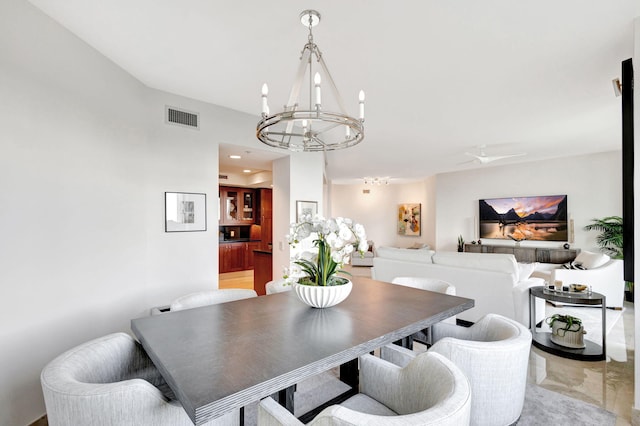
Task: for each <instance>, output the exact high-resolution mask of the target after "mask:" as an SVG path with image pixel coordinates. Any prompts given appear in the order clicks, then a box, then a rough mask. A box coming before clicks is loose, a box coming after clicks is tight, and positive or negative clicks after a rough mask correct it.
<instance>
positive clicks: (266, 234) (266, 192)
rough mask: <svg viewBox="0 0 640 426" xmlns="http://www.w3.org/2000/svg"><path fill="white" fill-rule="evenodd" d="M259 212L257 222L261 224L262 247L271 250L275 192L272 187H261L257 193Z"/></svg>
mask: <svg viewBox="0 0 640 426" xmlns="http://www.w3.org/2000/svg"><path fill="white" fill-rule="evenodd" d="M257 199H258V212H257V217H256V223H257V224H259V225H260V227H261V232H260V249H261V250H271V242H272V241H273V240H272V238H273V237H272V234H273V227H272V223H273V193H272V191H271V190H270V189H264V188H263V189H260V190H259V191H258V193H257Z"/></svg>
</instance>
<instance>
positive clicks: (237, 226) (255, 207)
mask: <svg viewBox="0 0 640 426" xmlns="http://www.w3.org/2000/svg"><path fill="white" fill-rule="evenodd" d="M272 203H273V198H272V191H271V189H266V188H263V189H256V190H254V189H248V188H235V187H230V186H229V187H225V186H221V187H220V234H219V235H220V242H219V253H218V265H219V272H220V273H225V272H237V271H244V270H247V269H254V266H255V259H254V250H271V241H272V240H271V238H272V214H273V213H272V212H273V210H272ZM234 239H236V240H238V239H239V240H240V241H232V240H234ZM247 240H249V241H247Z"/></svg>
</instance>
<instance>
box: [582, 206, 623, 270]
mask: <svg viewBox="0 0 640 426" xmlns="http://www.w3.org/2000/svg"><path fill="white" fill-rule="evenodd" d="M591 221H592V222H593V223H592V224H589V225H587V226H585V227H584V229H585V231H600V234H599V235H598V236H597V237H596V243H598V246H599V247H600V249H602V251H604V252H605V253H606V254H608V255H609V256H611V257H613V258H614V259H622V247H623V244H622V218H621V217H620V216H607V217H604V218H602V219H592V220H591Z"/></svg>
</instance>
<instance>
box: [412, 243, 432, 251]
mask: <svg viewBox="0 0 640 426" xmlns="http://www.w3.org/2000/svg"><path fill="white" fill-rule="evenodd" d="M407 248H408V249H414V250H429V249H430V248H431V247H429V244H426V243H413V244H411V245H410V246H409V247H407Z"/></svg>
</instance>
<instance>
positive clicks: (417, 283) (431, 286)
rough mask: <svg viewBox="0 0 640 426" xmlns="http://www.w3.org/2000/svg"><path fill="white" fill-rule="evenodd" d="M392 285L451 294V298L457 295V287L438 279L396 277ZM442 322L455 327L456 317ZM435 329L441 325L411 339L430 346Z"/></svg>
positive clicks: (426, 329)
mask: <svg viewBox="0 0 640 426" xmlns="http://www.w3.org/2000/svg"><path fill="white" fill-rule="evenodd" d="M391 283H392V284H398V285H403V286H405V287H412V288H417V289H420V290H428V291H435V292H437V293H444V294H449V295H451V296H455V295H456V287H455V286H454V285H453V284H450V283H448V282H446V281H443V280H439V279H436V278H425V277H395V278H394V279H393V280H391ZM442 322H443V323H447V324H453V325H455V324H456V317H455V315H454V316H451V317H449V318H447V319H445V320H444V321H442ZM434 327H439V324H434V325H433V326H431V327H429V328H425V329H424V330H422V331H419V332H417V333H415V334H414V335H413V336H411V338H412V339H413V340H416V341H418V342H421V343H424V344H426V345H430V344H431V341H432V340H433V339H432V337H431V333H432V329H433V328H434ZM407 343H408V342H407Z"/></svg>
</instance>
